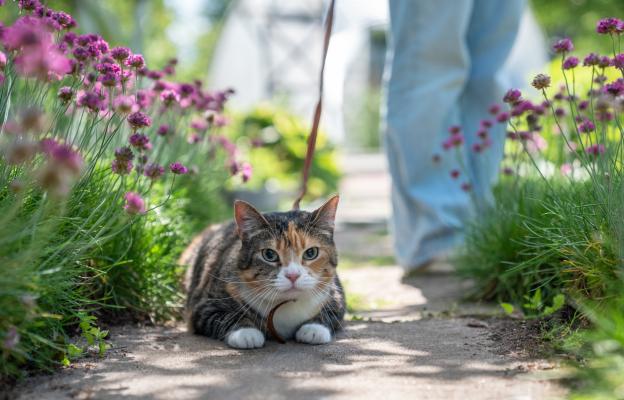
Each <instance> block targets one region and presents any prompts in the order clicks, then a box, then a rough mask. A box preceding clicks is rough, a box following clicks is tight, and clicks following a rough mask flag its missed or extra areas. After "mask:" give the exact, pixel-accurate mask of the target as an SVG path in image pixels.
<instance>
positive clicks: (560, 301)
mask: <svg viewBox="0 0 624 400" xmlns="http://www.w3.org/2000/svg"><path fill="white" fill-rule="evenodd" d="M564 305H565V296H564V295H563V294H561V293H559V294H558V295H556V296H555V297H554V298H553V302H552V305H551V306H549V307H546V308H544V312H543V314H542V315H543V316H547V315H550V314H553V313H555V312H557V311H559V310H560V309H561V307H563V306H564Z"/></svg>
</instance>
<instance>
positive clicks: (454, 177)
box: [451, 169, 460, 179]
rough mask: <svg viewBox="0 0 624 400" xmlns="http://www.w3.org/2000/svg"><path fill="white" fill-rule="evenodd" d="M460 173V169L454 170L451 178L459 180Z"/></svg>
mask: <svg viewBox="0 0 624 400" xmlns="http://www.w3.org/2000/svg"><path fill="white" fill-rule="evenodd" d="M459 175H460V172H459V170H458V169H453V170H451V178H453V179H457V178H459Z"/></svg>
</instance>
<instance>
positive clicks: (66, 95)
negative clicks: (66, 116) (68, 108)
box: [56, 86, 74, 103]
mask: <svg viewBox="0 0 624 400" xmlns="http://www.w3.org/2000/svg"><path fill="white" fill-rule="evenodd" d="M56 95H57V97H58V98H59V99H60V100H61V101H62V102H63V103H68V102H69V101H71V99H72V98H73V97H74V90H73V89H72V88H70V87H69V86H63V87H62V88H60V89H59V91H58V93H57V94H56Z"/></svg>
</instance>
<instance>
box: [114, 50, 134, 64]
mask: <svg viewBox="0 0 624 400" xmlns="http://www.w3.org/2000/svg"><path fill="white" fill-rule="evenodd" d="M110 54H111V57H113V58H114V59H115V60H117V61H123V60H125V59H127V58H128V57H130V55H131V54H132V52H131V51H130V49H129V48H127V47H114V48H113V49H111V51H110Z"/></svg>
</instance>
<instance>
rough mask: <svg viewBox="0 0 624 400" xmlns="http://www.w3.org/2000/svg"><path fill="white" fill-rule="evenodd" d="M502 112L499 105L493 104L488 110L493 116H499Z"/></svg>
mask: <svg viewBox="0 0 624 400" xmlns="http://www.w3.org/2000/svg"><path fill="white" fill-rule="evenodd" d="M500 111H501V108H500V106H499V105H498V104H492V105H491V106H490V108H489V110H488V112H489V113H490V114H492V115H497V114H498V113H499V112H500Z"/></svg>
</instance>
